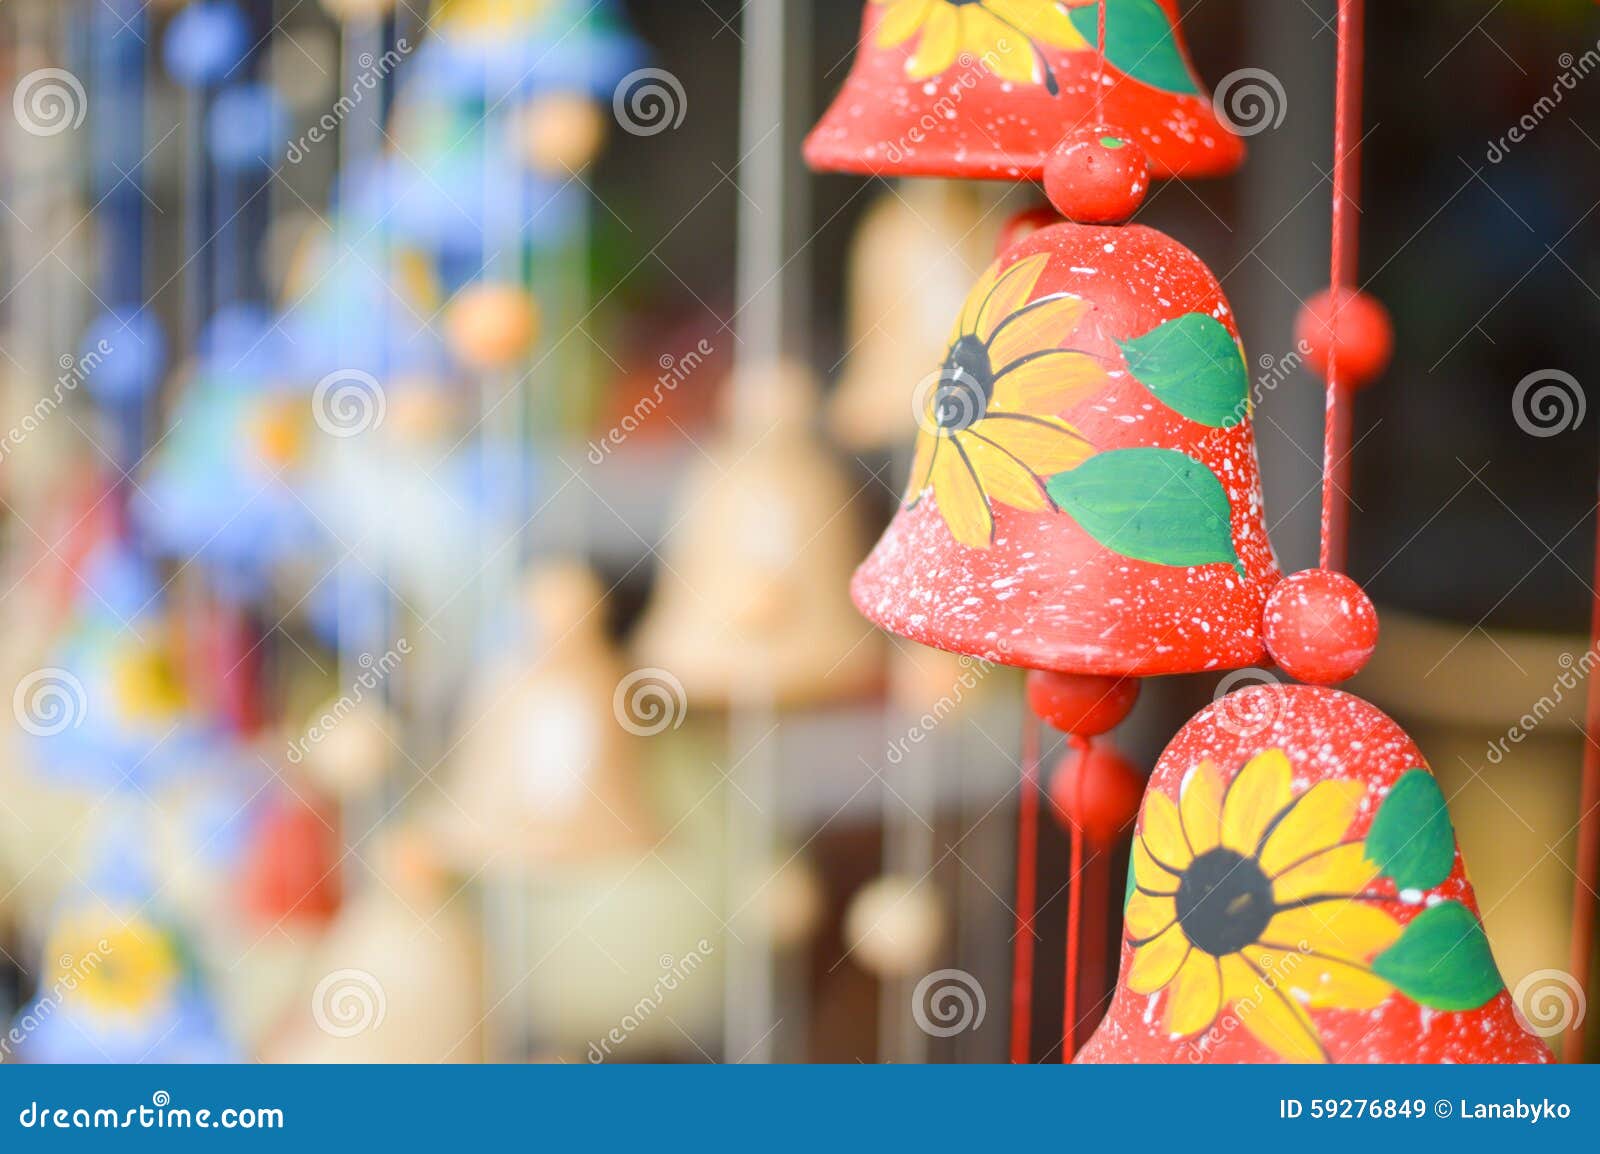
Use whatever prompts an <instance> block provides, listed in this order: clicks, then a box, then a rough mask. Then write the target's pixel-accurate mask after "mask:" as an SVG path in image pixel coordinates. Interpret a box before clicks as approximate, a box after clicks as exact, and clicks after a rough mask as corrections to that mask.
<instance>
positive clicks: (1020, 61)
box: [962, 7, 1044, 84]
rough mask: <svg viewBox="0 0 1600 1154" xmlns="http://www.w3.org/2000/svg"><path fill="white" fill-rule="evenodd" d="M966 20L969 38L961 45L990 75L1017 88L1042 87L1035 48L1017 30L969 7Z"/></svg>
mask: <svg viewBox="0 0 1600 1154" xmlns="http://www.w3.org/2000/svg"><path fill="white" fill-rule="evenodd" d="M966 20H967V34H966V36H965V37H964V38H963V41H962V43H964V44H965V45H966V48H967V51H968V52H970V53H972V55H973V56H975V57H977V58H978V59H979V60H980V61H982V62H983V66H984V67H985V68H987V69H988V70H989V71H990V72H992V73H994V74H995V75H996V76H998V77H1000V78H1001V79H1002V80H1010V81H1012V82H1013V83H1016V84H1039V83H1041V82H1042V81H1043V80H1044V74H1043V73H1042V72H1041V71H1040V69H1039V58H1038V56H1037V55H1036V54H1035V53H1034V51H1033V47H1032V45H1030V44H1028V43H1027V42H1026V40H1025V38H1024V37H1023V36H1021V35H1019V34H1018V32H1017V30H1016V29H1015V28H1009V27H1007V26H1006V23H1005V21H1003V20H999V19H997V18H996V17H995V16H994V14H993V13H990V12H985V11H984V10H983V9H982V8H975V7H969V8H968V9H967V11H966Z"/></svg>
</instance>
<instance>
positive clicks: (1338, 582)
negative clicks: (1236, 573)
mask: <svg viewBox="0 0 1600 1154" xmlns="http://www.w3.org/2000/svg"><path fill="white" fill-rule="evenodd" d="M1263 633H1264V634H1265V637H1266V642H1267V652H1268V653H1270V654H1272V659H1273V660H1274V661H1276V662H1277V663H1278V667H1279V668H1280V669H1282V670H1283V671H1284V672H1285V673H1287V674H1288V675H1289V676H1290V677H1293V678H1294V679H1295V680H1297V681H1305V682H1308V683H1310V684H1312V685H1337V684H1338V683H1339V682H1341V681H1345V680H1347V679H1348V678H1351V677H1354V676H1355V675H1356V674H1357V673H1359V672H1361V670H1362V668H1363V667H1364V666H1365V665H1366V664H1367V662H1368V661H1369V660H1371V658H1372V651H1373V650H1374V649H1376V648H1377V647H1378V611H1377V610H1376V609H1374V608H1373V607H1372V601H1371V600H1370V599H1369V598H1368V597H1367V594H1366V592H1365V591H1364V590H1363V589H1362V588H1361V586H1359V585H1357V584H1356V583H1355V582H1354V581H1352V580H1351V579H1350V578H1348V577H1346V576H1345V575H1344V574H1343V573H1335V572H1333V571H1331V570H1328V569H1307V570H1305V571H1304V572H1302V573H1296V574H1294V575H1293V576H1290V577H1285V578H1284V579H1283V580H1282V581H1281V582H1279V583H1278V587H1277V588H1276V589H1274V590H1273V591H1272V594H1271V596H1269V597H1268V598H1267V609H1266V614H1265V619H1264V622H1263Z"/></svg>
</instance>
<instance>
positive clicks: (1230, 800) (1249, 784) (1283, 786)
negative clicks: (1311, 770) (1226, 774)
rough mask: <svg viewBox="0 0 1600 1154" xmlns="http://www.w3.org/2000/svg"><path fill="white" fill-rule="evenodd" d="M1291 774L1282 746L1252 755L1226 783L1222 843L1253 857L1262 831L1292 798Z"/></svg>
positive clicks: (1292, 776)
mask: <svg viewBox="0 0 1600 1154" xmlns="http://www.w3.org/2000/svg"><path fill="white" fill-rule="evenodd" d="M1293 778H1294V774H1293V773H1292V772H1291V770H1290V769H1289V759H1288V757H1286V756H1285V755H1284V752H1283V750H1281V749H1269V750H1266V751H1265V752H1263V753H1258V754H1256V755H1255V756H1254V757H1252V758H1251V759H1250V760H1249V761H1248V762H1247V763H1246V764H1245V767H1244V768H1243V769H1241V770H1240V771H1239V776H1238V777H1236V778H1234V779H1233V783H1232V784H1231V785H1229V786H1228V796H1227V799H1226V800H1225V801H1224V802H1223V808H1222V844H1223V845H1225V846H1227V847H1228V848H1229V849H1233V850H1238V851H1239V852H1240V853H1242V854H1245V855H1247V856H1250V857H1254V856H1255V852H1256V847H1257V846H1259V845H1260V844H1261V835H1262V834H1263V833H1265V832H1266V830H1267V826H1268V825H1269V824H1270V823H1271V821H1272V819H1273V818H1275V817H1277V816H1278V813H1279V811H1280V810H1282V809H1283V807H1284V806H1286V805H1288V804H1289V802H1290V800H1291V795H1290V789H1291V788H1292V785H1293Z"/></svg>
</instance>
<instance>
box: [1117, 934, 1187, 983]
mask: <svg viewBox="0 0 1600 1154" xmlns="http://www.w3.org/2000/svg"><path fill="white" fill-rule="evenodd" d="M1189 949H1190V946H1189V939H1188V938H1186V937H1184V936H1183V930H1182V929H1180V928H1179V927H1178V926H1177V925H1173V926H1171V927H1170V928H1169V929H1168V930H1167V931H1166V932H1165V933H1163V934H1161V935H1160V936H1158V937H1157V938H1156V939H1155V940H1154V941H1150V942H1147V943H1145V944H1144V945H1142V946H1139V947H1138V948H1137V949H1135V950H1134V951H1133V964H1132V965H1131V966H1129V967H1128V989H1130V990H1132V991H1133V992H1134V993H1136V994H1153V993H1155V992H1156V991H1157V990H1159V989H1160V988H1161V987H1162V986H1165V985H1166V984H1167V983H1168V982H1170V981H1172V979H1173V978H1174V977H1175V976H1176V975H1177V973H1178V969H1179V967H1181V966H1182V965H1183V961H1184V959H1185V958H1186V957H1188V956H1189Z"/></svg>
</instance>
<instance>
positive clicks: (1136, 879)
mask: <svg viewBox="0 0 1600 1154" xmlns="http://www.w3.org/2000/svg"><path fill="white" fill-rule="evenodd" d="M1133 883H1134V885H1136V886H1138V887H1139V888H1140V889H1142V890H1149V891H1150V892H1151V893H1161V894H1175V893H1177V892H1178V875H1177V874H1175V873H1172V872H1171V871H1169V870H1164V869H1162V868H1161V867H1160V866H1159V865H1157V864H1156V859H1155V858H1153V857H1151V856H1150V851H1149V850H1147V849H1145V848H1144V838H1142V837H1136V838H1134V839H1133Z"/></svg>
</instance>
